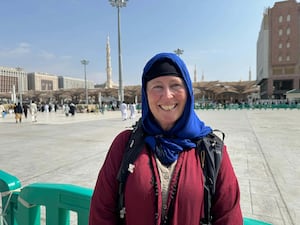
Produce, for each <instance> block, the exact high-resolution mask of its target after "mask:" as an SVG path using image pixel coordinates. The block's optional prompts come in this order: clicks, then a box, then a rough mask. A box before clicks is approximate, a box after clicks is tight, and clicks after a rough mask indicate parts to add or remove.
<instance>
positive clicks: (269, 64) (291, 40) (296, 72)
mask: <svg viewBox="0 0 300 225" xmlns="http://www.w3.org/2000/svg"><path fill="white" fill-rule="evenodd" d="M256 68H257V71H256V72H257V83H258V84H259V85H260V95H261V98H262V99H285V98H286V93H287V91H290V90H292V89H299V86H300V3H297V2H296V0H286V1H280V2H276V3H275V4H274V6H273V8H268V9H266V10H265V12H264V15H263V20H262V24H261V29H260V31H259V36H258V40H257V66H256Z"/></svg>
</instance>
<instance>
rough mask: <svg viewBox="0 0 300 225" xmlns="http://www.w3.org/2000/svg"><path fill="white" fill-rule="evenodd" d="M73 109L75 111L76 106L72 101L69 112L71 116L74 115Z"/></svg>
mask: <svg viewBox="0 0 300 225" xmlns="http://www.w3.org/2000/svg"><path fill="white" fill-rule="evenodd" d="M75 111H76V106H75V104H74V103H73V102H72V103H71V104H70V113H71V115H72V116H74V115H75Z"/></svg>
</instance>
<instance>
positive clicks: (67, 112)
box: [64, 104, 70, 116]
mask: <svg viewBox="0 0 300 225" xmlns="http://www.w3.org/2000/svg"><path fill="white" fill-rule="evenodd" d="M64 112H65V115H66V116H69V113H70V107H69V105H68V104H65V105H64Z"/></svg>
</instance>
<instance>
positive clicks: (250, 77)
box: [249, 67, 252, 81]
mask: <svg viewBox="0 0 300 225" xmlns="http://www.w3.org/2000/svg"><path fill="white" fill-rule="evenodd" d="M251 79H252V76H251V67H249V81H251Z"/></svg>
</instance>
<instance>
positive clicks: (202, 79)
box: [201, 70, 204, 81]
mask: <svg viewBox="0 0 300 225" xmlns="http://www.w3.org/2000/svg"><path fill="white" fill-rule="evenodd" d="M201 81H204V72H203V70H202V76H201Z"/></svg>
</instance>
